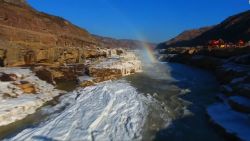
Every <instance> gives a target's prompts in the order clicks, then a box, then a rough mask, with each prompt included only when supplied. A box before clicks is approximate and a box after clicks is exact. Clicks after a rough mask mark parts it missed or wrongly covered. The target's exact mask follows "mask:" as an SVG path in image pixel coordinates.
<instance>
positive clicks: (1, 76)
mask: <svg viewBox="0 0 250 141" xmlns="http://www.w3.org/2000/svg"><path fill="white" fill-rule="evenodd" d="M17 79H18V77H17V75H16V74H6V73H2V74H0V81H16V80H17Z"/></svg>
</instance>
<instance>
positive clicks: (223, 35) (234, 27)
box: [157, 10, 250, 49]
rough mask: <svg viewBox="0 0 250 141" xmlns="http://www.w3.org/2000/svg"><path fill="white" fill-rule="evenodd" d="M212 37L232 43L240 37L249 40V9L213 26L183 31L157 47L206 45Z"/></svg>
mask: <svg viewBox="0 0 250 141" xmlns="http://www.w3.org/2000/svg"><path fill="white" fill-rule="evenodd" d="M213 39H223V40H224V41H227V42H233V43H234V42H238V41H239V40H240V39H242V40H245V41H249V40H250V10H248V11H246V12H243V13H240V14H237V15H234V16H231V17H229V18H227V19H226V20H224V21H223V22H221V23H220V24H218V25H216V26H213V27H209V28H201V29H198V30H191V31H188V32H184V33H182V34H180V35H179V36H177V37H176V38H174V39H172V40H170V41H167V42H164V43H161V44H159V45H158V47H157V48H159V49H163V48H167V47H184V46H186V47H190V46H199V45H207V44H208V42H209V41H210V40H213Z"/></svg>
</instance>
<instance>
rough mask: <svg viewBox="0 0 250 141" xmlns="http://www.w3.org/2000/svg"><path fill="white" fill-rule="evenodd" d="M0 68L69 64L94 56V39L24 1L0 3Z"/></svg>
mask: <svg viewBox="0 0 250 141" xmlns="http://www.w3.org/2000/svg"><path fill="white" fill-rule="evenodd" d="M0 41H1V42H0V65H1V66H4V65H5V66H17V65H29V64H33V63H41V62H42V63H54V62H60V63H65V62H66V63H67V62H69V63H72V62H79V61H80V60H81V59H84V58H86V57H89V53H90V54H91V55H90V56H93V55H95V54H97V55H98V50H97V45H96V41H95V38H93V37H92V36H91V35H90V34H89V33H88V32H87V31H86V30H84V29H81V28H79V27H77V26H75V25H73V24H71V23H70V22H69V21H67V20H65V19H63V18H60V17H56V16H52V15H48V14H45V13H42V12H38V11H36V10H34V9H33V8H31V7H30V6H28V5H27V4H26V2H25V1H24V0H0Z"/></svg>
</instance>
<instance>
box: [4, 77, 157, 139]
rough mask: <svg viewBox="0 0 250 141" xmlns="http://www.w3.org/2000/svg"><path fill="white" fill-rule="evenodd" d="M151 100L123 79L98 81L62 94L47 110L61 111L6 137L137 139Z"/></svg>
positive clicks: (139, 136)
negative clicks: (38, 123) (95, 83)
mask: <svg viewBox="0 0 250 141" xmlns="http://www.w3.org/2000/svg"><path fill="white" fill-rule="evenodd" d="M152 101H153V98H152V97H150V98H148V97H147V96H145V95H143V94H139V93H138V92H137V91H136V89H135V88H134V87H132V86H130V85H129V83H127V82H126V81H122V80H120V81H115V82H112V81H108V82H104V83H100V84H98V85H96V86H91V87H87V88H85V89H78V90H76V91H74V92H72V93H69V94H67V95H65V96H63V97H61V102H60V103H59V104H58V105H56V107H54V109H53V108H52V109H50V110H57V109H60V108H61V107H63V106H65V105H66V108H65V109H64V110H63V111H62V112H60V113H59V114H58V113H57V114H56V115H55V116H54V117H53V114H52V117H53V118H50V119H49V120H48V121H45V122H43V123H41V124H40V125H39V126H38V127H35V128H29V129H25V130H23V131H22V132H20V133H19V134H17V135H16V136H14V137H13V138H10V139H8V140H13V141H14V140H102V141H106V140H123V141H130V140H140V139H141V138H142V132H143V126H144V124H145V121H146V120H147V115H148V110H147V107H148V106H149V105H150V104H151V102H152ZM49 112H53V111H49Z"/></svg>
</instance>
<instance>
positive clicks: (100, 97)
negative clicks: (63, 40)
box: [0, 62, 223, 141]
mask: <svg viewBox="0 0 250 141" xmlns="http://www.w3.org/2000/svg"><path fill="white" fill-rule="evenodd" d="M143 70H144V71H143V72H142V73H138V74H135V75H131V76H128V77H125V78H123V79H122V80H118V81H115V82H105V83H103V84H100V85H98V86H95V87H90V88H87V89H78V90H76V91H75V92H71V93H69V94H67V95H64V96H61V97H59V98H57V99H56V100H55V101H53V102H51V103H48V104H47V105H46V106H45V107H44V108H41V109H39V110H38V112H37V113H36V114H34V115H31V116H29V117H27V118H26V119H24V120H22V121H19V122H16V123H13V124H11V125H10V126H7V127H4V128H2V129H1V128H0V132H1V138H2V139H3V138H6V139H8V140H22V139H27V140H57V139H58V140H162V141H165V140H170V141H181V140H185V141H194V140H203V141H221V140H223V139H222V138H221V137H220V136H219V135H218V134H217V133H216V132H215V131H214V130H213V128H212V127H211V126H210V125H209V122H208V118H207V117H206V112H205V109H206V107H207V106H208V105H209V104H211V103H213V102H215V101H216V99H215V95H216V93H217V92H218V84H217V83H216V80H215V77H214V76H213V75H212V74H210V73H209V72H206V71H204V70H200V69H197V68H192V67H189V66H185V65H181V64H174V63H149V62H144V66H143Z"/></svg>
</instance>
